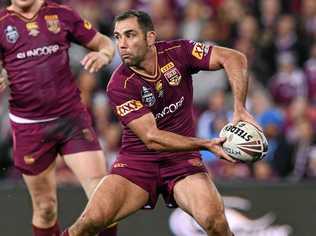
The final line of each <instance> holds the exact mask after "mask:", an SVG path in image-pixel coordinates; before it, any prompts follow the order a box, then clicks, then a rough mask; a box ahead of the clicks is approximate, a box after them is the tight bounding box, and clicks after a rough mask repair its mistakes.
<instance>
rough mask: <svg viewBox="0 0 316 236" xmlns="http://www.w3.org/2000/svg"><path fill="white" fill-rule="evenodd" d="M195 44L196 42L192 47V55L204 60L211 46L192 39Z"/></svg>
mask: <svg viewBox="0 0 316 236" xmlns="http://www.w3.org/2000/svg"><path fill="white" fill-rule="evenodd" d="M191 42H192V43H193V44H194V47H193V49H192V55H193V56H194V57H195V58H197V59H199V60H202V59H203V57H204V56H205V55H207V53H208V51H209V49H210V46H206V45H205V44H203V43H198V42H194V41H191Z"/></svg>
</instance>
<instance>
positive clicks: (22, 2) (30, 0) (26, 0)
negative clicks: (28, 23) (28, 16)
mask: <svg viewBox="0 0 316 236" xmlns="http://www.w3.org/2000/svg"><path fill="white" fill-rule="evenodd" d="M37 1H39V0H11V3H12V5H13V6H15V7H17V8H19V9H28V8H31V7H32V6H33V5H34V4H35V3H36V2H37Z"/></svg>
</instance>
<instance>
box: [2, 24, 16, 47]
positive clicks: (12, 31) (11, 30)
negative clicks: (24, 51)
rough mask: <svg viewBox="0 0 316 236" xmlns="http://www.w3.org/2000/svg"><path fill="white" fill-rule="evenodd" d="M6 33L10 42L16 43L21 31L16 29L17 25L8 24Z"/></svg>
mask: <svg viewBox="0 0 316 236" xmlns="http://www.w3.org/2000/svg"><path fill="white" fill-rule="evenodd" d="M4 34H5V36H6V39H7V41H8V42H9V43H16V41H17V40H18V38H19V32H18V30H17V29H16V27H14V26H12V25H8V26H7V27H6V28H5V30H4Z"/></svg>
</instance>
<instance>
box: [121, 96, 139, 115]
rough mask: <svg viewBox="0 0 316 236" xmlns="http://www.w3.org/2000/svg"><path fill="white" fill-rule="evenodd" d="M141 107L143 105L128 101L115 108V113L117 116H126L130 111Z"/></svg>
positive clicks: (135, 101)
mask: <svg viewBox="0 0 316 236" xmlns="http://www.w3.org/2000/svg"><path fill="white" fill-rule="evenodd" d="M142 107H143V104H142V103H141V102H140V101H137V100H134V99H133V100H129V101H127V102H125V103H123V104H121V105H119V106H116V112H117V114H118V115H119V116H126V115H127V114H129V113H131V112H132V111H137V110H139V109H141V108H142Z"/></svg>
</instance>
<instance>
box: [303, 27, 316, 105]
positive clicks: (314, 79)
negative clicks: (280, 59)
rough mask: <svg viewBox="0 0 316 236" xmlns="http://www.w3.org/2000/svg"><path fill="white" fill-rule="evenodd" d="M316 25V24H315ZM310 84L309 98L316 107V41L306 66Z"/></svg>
mask: <svg viewBox="0 0 316 236" xmlns="http://www.w3.org/2000/svg"><path fill="white" fill-rule="evenodd" d="M315 24H316V22H315ZM304 69H305V73H306V76H307V84H308V97H309V99H310V101H311V103H312V104H313V105H316V41H315V42H314V44H313V45H312V47H311V50H310V56H309V58H308V60H307V61H306V62H305V64H304Z"/></svg>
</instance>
